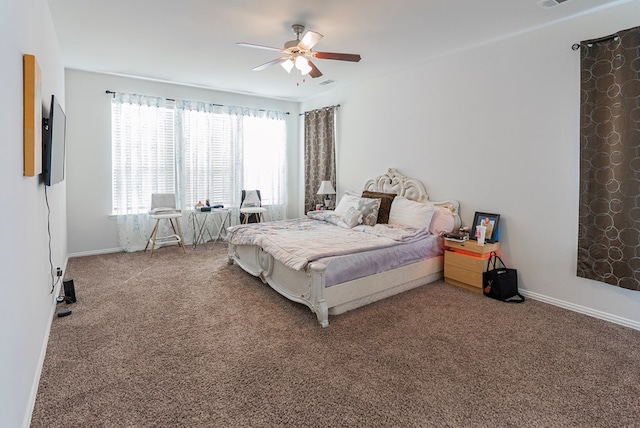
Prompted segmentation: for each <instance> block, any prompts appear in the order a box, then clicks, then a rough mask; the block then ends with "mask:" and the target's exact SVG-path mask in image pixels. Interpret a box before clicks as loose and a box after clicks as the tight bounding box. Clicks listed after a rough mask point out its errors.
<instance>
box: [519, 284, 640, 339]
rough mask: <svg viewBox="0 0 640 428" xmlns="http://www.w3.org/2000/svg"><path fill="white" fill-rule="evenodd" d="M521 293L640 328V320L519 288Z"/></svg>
mask: <svg viewBox="0 0 640 428" xmlns="http://www.w3.org/2000/svg"><path fill="white" fill-rule="evenodd" d="M519 292H520V294H522V295H523V296H525V297H528V298H531V299H533V300H538V301H540V302H544V303H548V304H550V305H554V306H559V307H561V308H564V309H568V310H570V311H573V312H578V313H581V314H585V315H589V316H591V317H594V318H598V319H601V320H605V321H609V322H612V323H614V324H619V325H623V326H625V327H629V328H633V329H635V330H640V322H638V321H633V320H630V319H627V318H622V317H619V316H617V315H611V314H609V313H607V312H602V311H598V310H596V309H591V308H587V307H585V306H581V305H576V304H575V303H570V302H565V301H564V300H560V299H556V298H553V297H549V296H545V295H543V294H538V293H533V292H531V291H525V290H522V289H521V290H519Z"/></svg>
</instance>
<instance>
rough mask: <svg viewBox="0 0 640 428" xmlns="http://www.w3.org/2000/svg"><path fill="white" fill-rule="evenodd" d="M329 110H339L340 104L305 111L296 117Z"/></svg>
mask: <svg viewBox="0 0 640 428" xmlns="http://www.w3.org/2000/svg"><path fill="white" fill-rule="evenodd" d="M330 108H340V104H336V105H333V106H326V107H322V108H317V109H315V110H309V111H305V112H304V113H300V114H299V115H298V116H303V115H305V114H307V113H311V112H314V111H320V110H328V109H330Z"/></svg>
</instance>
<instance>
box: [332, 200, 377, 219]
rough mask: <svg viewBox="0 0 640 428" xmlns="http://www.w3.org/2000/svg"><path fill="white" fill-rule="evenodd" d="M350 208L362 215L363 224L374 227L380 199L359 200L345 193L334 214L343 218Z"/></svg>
mask: <svg viewBox="0 0 640 428" xmlns="http://www.w3.org/2000/svg"><path fill="white" fill-rule="evenodd" d="M351 207H353V208H355V209H357V210H358V211H360V212H361V213H362V222H363V223H364V224H366V225H367V226H375V224H376V221H377V219H378V210H379V209H380V199H369V198H361V197H359V196H353V195H349V194H347V193H345V194H344V195H343V196H342V198H341V199H340V202H339V203H338V206H337V207H336V209H335V211H334V212H335V214H337V215H339V216H342V217H344V216H345V215H346V214H347V211H348V210H349V208H351Z"/></svg>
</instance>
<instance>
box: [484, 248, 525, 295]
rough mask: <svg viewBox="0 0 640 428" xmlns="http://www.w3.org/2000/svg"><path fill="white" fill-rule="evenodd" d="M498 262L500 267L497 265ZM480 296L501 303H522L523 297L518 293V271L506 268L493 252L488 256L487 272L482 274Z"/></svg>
mask: <svg viewBox="0 0 640 428" xmlns="http://www.w3.org/2000/svg"><path fill="white" fill-rule="evenodd" d="M498 261H500V264H501V265H502V267H500V266H498V265H497V263H498ZM492 263H493V266H492ZM482 294H484V295H485V296H487V297H491V298H492V299H496V300H500V301H503V302H509V303H522V302H524V296H523V295H522V294H520V293H518V271H517V270H516V269H510V268H507V267H506V266H505V264H504V262H503V261H502V259H501V258H500V257H499V256H498V255H497V254H496V252H495V251H492V252H491V254H489V262H488V263H487V270H486V272H483V273H482ZM514 298H517V299H516V300H512V299H514Z"/></svg>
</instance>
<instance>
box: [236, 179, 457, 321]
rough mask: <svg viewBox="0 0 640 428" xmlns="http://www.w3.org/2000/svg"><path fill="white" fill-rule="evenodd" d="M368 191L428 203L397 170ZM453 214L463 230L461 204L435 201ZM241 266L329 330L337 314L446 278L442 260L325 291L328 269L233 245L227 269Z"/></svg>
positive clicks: (420, 190) (421, 189)
mask: <svg viewBox="0 0 640 428" xmlns="http://www.w3.org/2000/svg"><path fill="white" fill-rule="evenodd" d="M364 190H370V191H374V192H384V193H396V194H398V195H401V196H405V197H406V198H408V199H412V200H414V201H418V202H427V201H429V197H428V195H427V192H426V190H425V188H424V186H423V185H422V183H420V182H419V181H418V180H415V179H412V178H409V177H405V176H403V175H402V174H400V173H399V172H398V171H396V170H395V169H394V168H389V170H388V171H387V173H386V174H384V175H381V176H379V177H376V178H375V179H371V180H368V181H367V182H366V183H365V185H364ZM432 203H433V204H434V205H436V206H441V207H446V208H448V209H449V210H451V211H452V212H453V213H454V217H455V219H456V224H455V227H456V229H457V228H458V227H460V216H459V214H458V211H459V204H458V202H457V201H455V200H448V201H443V202H432ZM233 262H235V263H237V264H238V266H240V267H241V268H242V269H244V270H245V271H246V272H248V273H250V274H251V275H254V276H257V277H259V278H260V279H261V280H262V282H264V283H266V284H269V285H270V286H271V288H273V289H274V290H276V291H277V292H278V293H280V294H282V295H283V296H284V297H286V298H287V299H289V300H292V301H295V302H299V303H302V304H304V305H307V306H308V307H309V308H310V309H311V310H312V311H313V312H314V313H315V314H316V317H317V318H318V322H320V325H322V327H327V326H328V325H329V315H337V314H341V313H344V312H346V311H349V310H352V309H355V308H358V307H360V306H364V305H366V304H368V303H372V302H375V301H377V300H381V299H384V298H386V297H389V296H393V295H395V294H398V293H401V292H403V291H406V290H410V289H412V288H415V287H418V286H420V285H424V284H428V283H430V282H433V281H437V280H438V279H440V278H442V276H443V270H444V268H443V257H442V256H440V257H435V258H431V259H427V260H422V261H420V262H418V263H414V264H411V265H407V266H403V267H400V268H397V269H392V270H389V271H386V272H382V273H378V274H375V275H371V276H367V277H364V278H358V279H355V280H352V281H347V282H343V283H341V284H336V285H333V286H331V287H328V288H327V287H325V277H324V273H325V270H326V266H325V265H324V264H322V263H318V262H313V263H310V264H309V265H307V267H306V268H305V269H303V270H299V271H297V270H293V269H291V268H289V267H287V266H285V265H284V264H282V263H281V262H279V261H277V260H276V259H274V258H273V256H271V254H269V253H267V252H266V251H264V250H263V249H262V248H260V247H259V246H256V245H234V244H231V243H229V264H233Z"/></svg>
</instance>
